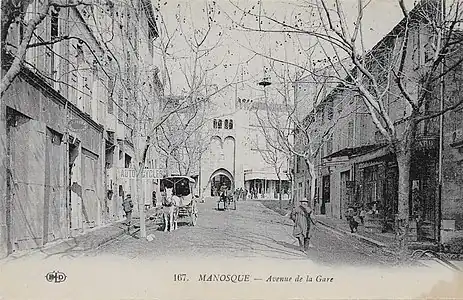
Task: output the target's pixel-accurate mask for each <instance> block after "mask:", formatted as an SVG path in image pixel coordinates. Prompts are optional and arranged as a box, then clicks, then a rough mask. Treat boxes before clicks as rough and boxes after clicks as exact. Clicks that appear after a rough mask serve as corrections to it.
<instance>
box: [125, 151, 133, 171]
mask: <svg viewBox="0 0 463 300" xmlns="http://www.w3.org/2000/svg"><path fill="white" fill-rule="evenodd" d="M131 162H132V157H130V155H128V154H126V155H125V162H124V165H125V167H126V168H130V163H131Z"/></svg>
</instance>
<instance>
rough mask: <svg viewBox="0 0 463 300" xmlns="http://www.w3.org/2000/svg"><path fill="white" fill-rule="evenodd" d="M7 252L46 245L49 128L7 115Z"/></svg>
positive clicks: (10, 114) (9, 113)
mask: <svg viewBox="0 0 463 300" xmlns="http://www.w3.org/2000/svg"><path fill="white" fill-rule="evenodd" d="M7 116H8V122H7V153H8V154H9V157H10V159H9V160H8V162H7V163H8V164H9V167H8V168H7V174H8V176H7V199H6V200H7V201H6V202H7V205H6V219H7V220H6V221H7V240H8V245H7V249H8V252H9V253H12V252H14V251H17V250H25V249H32V248H37V247H40V246H42V245H43V224H44V217H43V209H44V204H43V203H44V202H43V201H44V191H45V190H44V185H45V176H44V167H45V132H46V129H45V125H44V124H41V123H40V122H38V121H35V120H33V119H29V118H28V117H26V116H23V115H21V114H19V113H18V112H16V111H13V110H8V111H7Z"/></svg>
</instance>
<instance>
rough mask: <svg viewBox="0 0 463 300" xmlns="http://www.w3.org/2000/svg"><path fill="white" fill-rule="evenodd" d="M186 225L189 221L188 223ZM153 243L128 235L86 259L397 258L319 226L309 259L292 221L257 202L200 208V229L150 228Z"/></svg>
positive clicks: (349, 261) (345, 261) (383, 261)
mask: <svg viewBox="0 0 463 300" xmlns="http://www.w3.org/2000/svg"><path fill="white" fill-rule="evenodd" d="M186 221H188V220H187V219H186ZM147 234H148V235H149V234H154V235H155V239H154V240H153V241H151V242H150V241H147V240H145V239H138V238H137V237H136V236H135V235H134V236H131V235H128V234H126V235H123V236H122V237H120V238H118V239H115V240H114V241H111V242H109V243H107V244H105V245H103V246H101V247H99V248H98V249H95V250H92V251H90V252H87V253H86V254H85V255H88V256H95V255H102V254H110V255H117V256H124V257H130V258H150V259H151V258H160V259H162V258H165V257H183V258H211V257H214V258H257V257H262V258H270V259H274V260H309V261H312V262H314V263H317V264H322V265H336V266H340V265H355V266H361V265H368V266H372V265H391V264H392V263H393V261H394V259H393V258H392V257H390V256H387V255H384V254H382V253H381V252H380V251H379V249H378V248H375V247H373V246H369V245H366V244H364V243H362V242H360V241H358V240H357V239H355V238H353V237H350V236H343V235H340V234H338V233H335V232H333V231H331V230H329V229H327V228H325V227H323V226H321V225H317V227H316V229H315V231H314V235H313V238H312V240H311V244H312V246H311V248H310V250H309V252H308V253H307V254H304V253H302V252H301V251H299V250H298V246H297V245H298V244H297V240H296V239H295V238H293V237H292V221H291V220H290V219H289V218H287V217H284V216H281V215H279V214H277V213H276V212H274V211H272V210H270V209H268V208H266V207H264V206H263V205H262V204H261V203H260V202H258V201H245V202H238V204H237V210H227V211H218V210H217V205H216V204H215V203H214V202H212V201H209V202H206V203H200V204H199V219H198V223H197V225H196V226H195V227H192V226H189V225H188V224H183V223H180V222H179V228H178V230H176V231H173V232H163V231H159V230H157V229H156V228H154V227H153V226H151V228H150V227H148V229H147Z"/></svg>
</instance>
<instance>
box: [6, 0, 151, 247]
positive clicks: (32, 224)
mask: <svg viewBox="0 0 463 300" xmlns="http://www.w3.org/2000/svg"><path fill="white" fill-rule="evenodd" d="M40 5H41V3H39V2H38V1H33V2H32V3H31V4H30V5H29V7H28V13H29V15H30V16H34V15H35V14H36V12H37V11H38V9H39V8H40ZM122 6H124V5H123V4H122ZM105 9H106V11H105V10H104V9H103V7H99V8H98V9H94V10H90V7H85V6H76V7H62V8H60V9H58V8H54V7H51V8H50V10H49V13H48V15H47V17H46V18H45V19H44V20H43V21H42V22H41V23H40V24H39V25H38V26H37V29H36V30H35V33H34V36H33V38H32V40H31V42H30V45H34V44H35V43H40V42H43V41H53V40H54V39H60V37H62V36H69V37H75V38H69V39H63V40H62V41H61V42H57V43H50V44H47V45H44V46H37V47H30V49H29V50H28V51H27V54H26V60H25V63H24V64H23V66H22V67H21V71H20V73H19V74H18V76H16V78H15V79H14V81H13V83H12V84H11V86H10V87H9V88H8V90H7V91H6V93H5V95H4V97H3V98H2V102H1V105H2V107H1V112H2V118H1V124H0V129H1V135H2V136H4V137H5V138H2V139H1V141H2V147H0V148H1V149H2V151H4V153H1V156H2V157H4V158H5V159H4V163H3V164H2V169H1V177H0V181H1V182H0V184H1V190H2V200H1V201H2V203H1V204H2V205H1V220H0V225H1V227H0V237H1V252H2V254H11V253H13V252H15V251H19V250H25V249H32V248H37V247H41V246H43V245H45V244H47V243H49V242H52V241H55V240H59V239H64V238H68V237H71V236H74V235H76V234H79V233H83V232H85V231H87V230H89V229H90V228H93V227H97V226H102V225H104V224H107V223H110V222H114V221H118V220H120V219H121V218H122V217H123V216H122V206H121V203H122V197H123V195H124V193H130V183H127V182H125V181H124V179H123V178H120V176H118V172H117V169H118V168H121V167H130V163H131V162H130V161H131V157H133V150H132V144H133V141H132V140H131V139H130V138H131V132H132V131H133V128H131V127H133V126H132V125H133V124H130V122H126V119H124V117H125V116H127V115H128V112H127V110H126V108H127V107H130V106H131V105H130V103H122V101H121V102H118V101H120V100H121V98H119V99H118V98H117V96H116V95H118V92H117V91H116V90H117V85H118V84H119V83H118V82H121V79H120V78H116V76H114V74H113V73H111V70H113V69H114V68H113V66H112V65H114V64H115V63H116V61H117V62H118V63H122V65H125V64H126V63H127V62H128V60H129V58H128V57H127V56H120V55H119V54H118V53H117V52H116V51H115V50H120V49H121V47H122V45H123V44H124V43H126V42H127V40H126V39H128V37H129V36H131V37H133V36H134V33H133V32H129V31H128V28H130V30H132V29H133V28H134V27H137V26H135V25H137V24H138V25H139V27H142V28H146V29H148V31H149V32H150V34H149V35H150V38H151V39H150V38H148V37H145V36H144V35H141V34H140V35H138V36H137V37H136V38H135V39H134V41H133V43H132V44H133V45H136V46H135V47H138V49H139V52H138V53H134V55H136V56H137V58H136V61H137V62H138V63H139V64H140V65H143V64H151V66H152V65H153V59H154V57H153V54H152V51H150V50H149V48H151V47H152V45H151V46H150V44H152V43H153V39H154V37H155V36H156V35H157V33H156V31H155V27H154V26H150V25H149V24H150V23H151V24H154V23H153V21H154V19H153V11H152V8H151V4H150V3H148V2H147V1H137V4H136V7H133V6H128V5H126V6H124V7H117V8H116V7H114V5H113V4H112V2H110V1H109V2H108V4H107V7H105ZM122 12H124V14H125V17H127V16H129V15H131V16H132V19H131V20H127V19H125V20H122V19H120V17H121V16H120V15H121V14H122ZM116 14H120V15H118V16H116ZM135 16H137V17H136V18H135ZM118 18H119V19H118ZM150 19H152V20H150ZM110 20H115V22H116V23H115V24H118V25H119V24H120V26H118V27H119V28H118V29H120V30H121V32H120V33H119V34H117V35H116V36H117V37H118V38H119V39H120V40H119V41H115V42H113V43H111V44H110V45H108V44H104V43H103V42H102V41H103V39H102V35H101V32H98V29H101V28H102V27H98V26H96V25H97V24H96V23H98V22H101V23H105V22H106V24H111V22H110ZM108 22H109V23H108ZM22 30H23V28H21V26H12V27H11V28H10V33H9V36H8V38H9V42H10V43H11V44H12V45H14V44H15V43H17V39H18V37H19V36H21V32H22ZM105 34H108V33H107V32H105ZM110 53H111V54H110ZM132 53H133V52H132ZM8 58H9V57H8V56H6V57H5V59H4V60H3V62H2V74H3V75H4V74H5V72H6V70H7V69H8V67H9V65H8V62H9V61H10V62H11V59H8ZM132 64H133V60H132ZM3 75H2V76H3ZM150 76H151V78H152V76H153V74H150ZM146 78H147V79H146V80H147V81H148V80H149V79H148V77H146ZM149 84H151V83H149ZM119 85H120V84H119ZM147 86H148V85H147ZM146 101H148V99H147V100H146ZM150 101H152V99H150ZM124 115H125V116H124ZM149 161H154V159H151V158H150V160H149ZM149 163H150V162H148V164H149ZM151 185H152V184H151ZM148 186H150V184H148ZM148 186H147V189H149V188H151V189H152V187H148ZM146 194H148V192H147V193H146ZM3 196H4V197H3Z"/></svg>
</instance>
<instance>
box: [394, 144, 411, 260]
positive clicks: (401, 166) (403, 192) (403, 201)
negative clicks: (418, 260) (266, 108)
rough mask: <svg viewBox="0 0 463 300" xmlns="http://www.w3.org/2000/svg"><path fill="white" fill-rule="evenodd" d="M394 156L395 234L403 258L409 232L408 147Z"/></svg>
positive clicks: (409, 153)
mask: <svg viewBox="0 0 463 300" xmlns="http://www.w3.org/2000/svg"><path fill="white" fill-rule="evenodd" d="M396 156H397V164H398V170H399V178H398V183H399V184H398V218H397V230H398V231H397V235H398V238H399V246H400V256H401V258H402V259H403V258H405V256H406V254H407V238H408V233H409V219H410V217H409V214H410V212H409V210H410V208H409V199H410V169H411V151H410V149H406V150H405V151H398V152H397V153H396Z"/></svg>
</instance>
